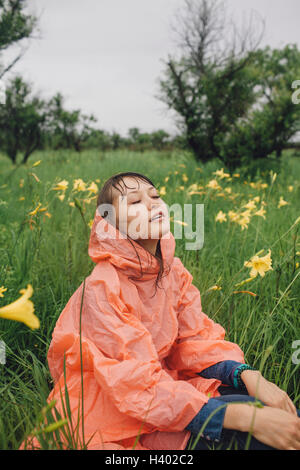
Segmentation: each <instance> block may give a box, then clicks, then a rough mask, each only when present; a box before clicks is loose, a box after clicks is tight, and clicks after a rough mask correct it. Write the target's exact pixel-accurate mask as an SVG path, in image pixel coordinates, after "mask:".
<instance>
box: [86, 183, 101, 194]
mask: <svg viewBox="0 0 300 470" xmlns="http://www.w3.org/2000/svg"><path fill="white" fill-rule="evenodd" d="M87 191H90V192H91V193H94V194H97V193H98V191H99V189H98V186H97V185H96V183H94V182H92V183H91V184H90V185H89V187H88V188H87Z"/></svg>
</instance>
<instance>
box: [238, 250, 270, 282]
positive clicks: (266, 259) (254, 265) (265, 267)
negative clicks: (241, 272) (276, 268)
mask: <svg viewBox="0 0 300 470" xmlns="http://www.w3.org/2000/svg"><path fill="white" fill-rule="evenodd" d="M271 264H272V260H271V250H270V249H269V252H268V254H267V255H266V256H263V257H262V258H259V257H258V256H257V255H254V256H253V257H252V258H251V259H250V261H245V262H244V266H246V267H247V268H251V271H250V276H251V277H255V276H257V274H260V276H261V277H264V275H265V273H266V272H267V271H269V270H270V269H271V270H273V268H272V267H271Z"/></svg>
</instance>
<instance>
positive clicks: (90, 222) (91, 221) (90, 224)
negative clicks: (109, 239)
mask: <svg viewBox="0 0 300 470" xmlns="http://www.w3.org/2000/svg"><path fill="white" fill-rule="evenodd" d="M93 223H94V219H91V220H90V221H89V222H88V226H89V227H90V228H92V226H93Z"/></svg>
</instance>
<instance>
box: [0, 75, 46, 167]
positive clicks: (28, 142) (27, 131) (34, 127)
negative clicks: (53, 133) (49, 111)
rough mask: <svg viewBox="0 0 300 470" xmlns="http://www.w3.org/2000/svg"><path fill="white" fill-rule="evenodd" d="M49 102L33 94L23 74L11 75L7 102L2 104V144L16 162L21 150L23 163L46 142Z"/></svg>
mask: <svg viewBox="0 0 300 470" xmlns="http://www.w3.org/2000/svg"><path fill="white" fill-rule="evenodd" d="M45 124H46V109H45V102H44V101H43V100H41V99H40V98H39V97H38V96H32V90H31V86H30V85H29V84H28V83H25V82H24V81H23V79H22V77H20V76H16V77H15V78H13V79H11V80H10V82H9V85H8V87H7V88H6V96H5V103H4V104H2V105H1V106H0V129H1V133H0V146H1V149H2V150H3V151H4V152H5V153H6V154H7V155H8V157H9V158H10V159H11V160H12V162H13V163H14V164H15V163H16V160H17V155H18V152H22V153H23V159H22V162H21V163H26V161H27V160H28V158H29V156H30V155H31V154H32V152H34V150H36V149H37V148H40V147H41V146H42V145H43V142H44V136H45Z"/></svg>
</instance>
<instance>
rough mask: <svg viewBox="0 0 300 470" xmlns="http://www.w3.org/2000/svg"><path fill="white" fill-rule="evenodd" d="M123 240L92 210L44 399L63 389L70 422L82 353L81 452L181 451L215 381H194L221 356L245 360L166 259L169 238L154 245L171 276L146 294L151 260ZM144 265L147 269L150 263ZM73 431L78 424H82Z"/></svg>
mask: <svg viewBox="0 0 300 470" xmlns="http://www.w3.org/2000/svg"><path fill="white" fill-rule="evenodd" d="M132 243H134V246H135V248H136V250H137V251H138V253H139V257H140V262H141V265H142V268H143V273H144V275H143V277H142V278H141V279H140V280H132V279H129V277H130V276H136V277H139V276H140V262H139V259H138V257H137V255H136V252H135V250H134V248H133V246H132V245H131V244H130V242H129V240H128V239H127V238H126V237H124V236H123V235H122V233H121V232H119V231H118V230H117V229H115V228H114V227H113V226H112V225H111V224H110V223H109V222H107V221H106V220H105V219H104V218H102V217H101V215H100V214H99V213H98V211H97V210H96V213H95V218H94V222H93V226H92V231H91V236H90V242H89V250H88V252H89V256H90V257H91V259H92V260H93V261H94V262H95V263H96V266H95V267H94V269H93V271H92V273H91V274H90V275H89V276H88V277H87V278H86V280H85V285H84V286H83V283H82V284H81V285H80V286H79V287H78V289H77V290H76V291H75V292H74V294H73V295H72V297H71V298H70V299H69V301H68V303H67V305H66V306H65V308H64V309H63V311H62V313H61V315H60V317H59V319H58V321H57V323H56V326H55V329H54V331H53V337H52V342H51V344H50V348H49V352H48V364H49V368H50V372H51V375H52V377H53V379H54V383H55V386H54V389H53V390H52V391H51V393H50V395H49V400H52V399H53V398H56V399H57V408H58V409H59V410H60V411H61V413H62V414H63V412H62V408H61V405H60V403H59V402H60V391H59V388H61V390H62V391H64V373H63V358H64V353H65V358H66V371H67V373H66V376H67V387H68V392H69V397H70V406H71V409H72V415H73V414H74V422H75V423H76V419H75V418H76V417H77V410H78V403H79V396H80V394H81V362H80V335H79V331H80V330H79V323H80V309H81V302H82V294H83V287H84V296H83V303H82V313H81V344H82V357H83V365H82V367H83V394H84V433H85V440H86V441H88V440H89V438H91V436H93V437H92V439H91V440H90V443H89V445H88V448H89V449H131V448H132V447H133V445H134V443H135V441H136V437H137V436H138V435H139V441H138V443H137V445H136V446H135V449H147V450H148V449H156V450H159V449H179V450H180V449H184V448H185V446H186V443H187V441H188V439H189V436H190V432H189V431H187V430H185V427H186V426H187V425H188V424H189V422H190V421H191V420H192V419H193V418H194V416H195V415H196V414H197V413H198V411H199V410H200V409H201V407H202V406H203V405H204V404H205V403H206V402H207V401H208V400H209V397H215V396H219V395H220V393H219V392H218V390H217V389H218V387H219V386H220V384H221V382H220V381H219V380H217V379H205V378H202V377H200V376H199V375H197V372H201V371H202V370H204V369H206V368H207V367H209V366H211V365H213V364H216V363H217V362H220V361H224V360H235V361H238V362H244V355H243V352H242V351H241V349H240V348H239V346H238V345H236V344H234V343H232V342H229V341H226V340H224V337H225V331H224V329H223V328H222V326H221V325H219V324H217V323H215V322H214V321H212V320H211V319H210V318H209V317H208V316H207V315H206V314H205V313H204V312H203V311H202V307H201V299H200V292H199V290H198V289H197V288H196V287H195V286H194V285H193V284H192V280H193V276H192V275H191V274H190V272H189V271H188V270H187V269H186V268H185V267H184V266H183V264H182V262H181V260H180V259H179V258H178V257H174V252H175V239H174V236H173V234H172V233H171V232H169V233H168V234H166V235H164V236H163V237H162V238H161V240H160V245H161V253H162V257H163V260H164V263H165V266H166V265H168V266H169V267H170V271H169V273H168V274H167V275H166V276H164V277H163V278H162V280H161V282H162V286H163V289H161V288H158V289H157V292H156V295H155V296H154V297H152V298H150V297H151V295H153V293H154V282H155V279H156V276H157V274H158V270H159V263H158V261H157V259H156V258H155V257H153V256H152V255H151V254H150V253H149V252H147V251H146V250H144V248H142V247H141V246H140V245H139V244H138V243H136V242H132ZM150 260H151V265H150V267H149V261H150ZM80 428H81V426H80Z"/></svg>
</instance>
